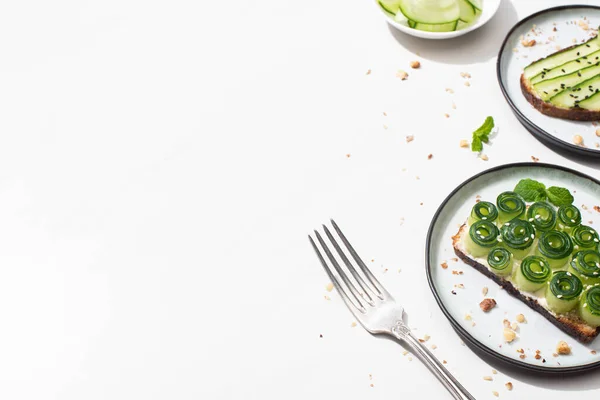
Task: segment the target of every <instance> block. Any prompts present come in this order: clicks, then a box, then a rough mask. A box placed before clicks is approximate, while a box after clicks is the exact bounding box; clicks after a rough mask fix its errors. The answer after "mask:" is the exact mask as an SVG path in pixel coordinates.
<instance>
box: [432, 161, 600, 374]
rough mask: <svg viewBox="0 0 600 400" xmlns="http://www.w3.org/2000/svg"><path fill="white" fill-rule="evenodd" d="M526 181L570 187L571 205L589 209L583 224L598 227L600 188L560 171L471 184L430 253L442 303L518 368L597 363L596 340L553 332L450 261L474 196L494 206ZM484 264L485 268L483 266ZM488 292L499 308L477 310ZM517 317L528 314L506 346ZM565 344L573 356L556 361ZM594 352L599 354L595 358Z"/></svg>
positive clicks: (506, 172) (511, 173) (507, 174)
mask: <svg viewBox="0 0 600 400" xmlns="http://www.w3.org/2000/svg"><path fill="white" fill-rule="evenodd" d="M523 177H528V178H530V179H535V180H537V181H539V182H542V183H544V184H545V185H546V187H550V186H559V187H567V188H569V190H571V192H573V196H574V198H575V201H574V203H573V204H575V205H577V206H578V207H581V205H585V206H586V207H587V208H588V209H587V210H586V209H585V208H583V207H581V208H580V211H581V213H582V219H583V221H585V222H584V224H586V225H588V224H589V225H590V226H596V227H597V226H598V225H599V224H600V214H599V213H598V212H596V211H594V210H593V209H592V206H591V205H592V204H596V202H597V201H598V198H600V186H598V185H597V184H595V183H594V182H592V181H590V180H589V179H586V178H582V177H579V176H577V175H573V174H571V173H568V172H566V171H562V170H553V169H549V168H533V167H513V168H509V169H502V170H500V171H495V172H491V173H489V174H485V175H484V176H481V177H479V178H476V179H475V180H474V181H471V182H469V183H468V184H467V185H465V186H464V187H462V188H461V189H460V190H459V191H458V192H457V193H455V194H454V195H453V196H452V198H451V200H450V201H449V202H448V203H447V204H446V206H445V207H444V209H443V212H442V213H441V214H440V216H439V218H438V220H437V222H436V224H435V229H434V234H433V236H432V241H431V243H432V245H431V254H430V260H431V264H430V267H431V276H432V279H433V283H434V285H435V287H436V288H437V292H438V294H439V296H440V299H441V301H442V302H443V304H444V305H445V307H446V309H447V310H448V312H449V313H450V315H452V317H453V318H454V320H455V321H456V322H457V323H458V324H459V325H460V326H461V327H463V328H464V330H465V331H466V332H467V333H468V334H469V335H471V336H472V337H473V338H474V339H475V340H477V341H478V342H479V343H481V344H483V345H484V346H486V347H487V348H488V349H489V350H490V351H492V352H495V353H497V354H500V355H503V356H505V357H508V358H511V359H513V360H515V361H516V362H518V363H524V364H530V365H533V366H536V367H544V368H548V369H555V368H568V367H581V366H585V365H589V364H596V363H599V362H600V354H598V351H600V340H594V341H593V342H592V343H590V344H585V345H584V344H581V343H578V342H577V341H576V340H575V339H573V338H571V337H570V336H569V335H567V334H566V333H564V332H562V331H561V330H559V329H557V328H556V327H554V325H552V324H551V323H550V322H549V321H548V320H547V319H546V318H544V317H542V316H541V314H539V313H537V312H535V311H533V310H532V309H531V308H529V307H528V306H527V305H526V304H524V303H523V302H522V301H520V300H518V299H516V298H514V297H512V296H510V295H509V294H508V293H507V292H506V291H505V290H502V289H501V288H500V287H499V286H498V285H497V284H496V283H495V282H494V281H492V280H491V279H489V278H488V277H486V276H484V275H483V274H481V273H480V272H479V271H477V270H475V269H474V268H472V267H471V266H469V265H467V264H465V263H464V262H462V261H461V260H458V261H454V260H452V259H453V258H456V255H455V254H454V250H453V248H452V240H451V237H452V236H454V235H456V232H457V231H458V227H459V226H461V225H462V224H464V222H465V220H466V219H467V217H468V216H469V215H470V213H471V209H472V208H473V205H474V204H475V201H476V196H481V200H483V201H490V202H492V203H496V197H497V196H498V195H499V194H500V193H502V192H505V191H507V190H512V189H513V188H514V187H515V185H516V184H517V183H518V182H519V180H521V179H522V178H523ZM590 221H592V223H590ZM538 237H539V236H538ZM461 247H462V244H461ZM530 250H531V252H530V254H533V252H534V251H535V250H534V248H533V247H532V248H531V249H530ZM483 262H484V263H485V261H483ZM442 263H446V265H447V266H448V268H447V269H443V268H442V267H441V265H442ZM453 271H462V272H463V274H462V275H455V274H453ZM459 284H462V285H464V288H457V287H456V285H459ZM484 287H487V288H488V290H489V291H488V294H487V295H486V296H485V297H489V298H493V299H495V300H496V301H497V303H498V304H497V306H496V307H494V309H492V310H491V311H489V312H487V313H484V312H483V311H481V309H480V308H479V303H480V302H481V301H482V300H483V299H484V296H483V294H482V289H483V288H484ZM544 290H545V288H544ZM452 292H454V293H455V294H453V293H452ZM542 293H543V292H542ZM536 294H540V293H539V292H538V293H536ZM542 298H543V294H542ZM518 314H523V315H525V316H526V320H527V321H526V323H524V324H518V328H517V335H518V338H517V339H515V340H514V341H513V342H511V343H510V344H508V343H506V342H505V340H504V335H503V330H504V326H503V321H504V320H505V319H507V320H509V321H510V322H511V323H512V322H516V317H517V315H518ZM467 315H469V316H470V319H467V318H466V316H467ZM473 324H474V325H473ZM561 340H563V341H565V342H567V343H569V344H570V346H571V349H572V355H571V356H569V357H553V354H554V353H556V345H557V343H558V342H559V341H561ZM520 349H523V350H524V354H525V358H524V359H521V358H520V356H521V354H520V353H518V352H517V350H520ZM536 351H539V352H540V356H541V358H539V359H536V358H535V355H536ZM592 351H594V352H595V353H594V354H593V353H592Z"/></svg>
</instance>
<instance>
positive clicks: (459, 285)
mask: <svg viewBox="0 0 600 400" xmlns="http://www.w3.org/2000/svg"><path fill="white" fill-rule="evenodd" d="M454 287H455V288H458V289H464V288H465V285H463V284H462V283H459V284H458V285H454Z"/></svg>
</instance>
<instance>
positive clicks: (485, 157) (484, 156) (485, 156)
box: [481, 154, 489, 161]
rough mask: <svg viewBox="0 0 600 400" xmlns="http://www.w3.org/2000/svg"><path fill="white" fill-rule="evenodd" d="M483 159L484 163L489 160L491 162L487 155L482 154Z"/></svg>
mask: <svg viewBox="0 0 600 400" xmlns="http://www.w3.org/2000/svg"><path fill="white" fill-rule="evenodd" d="M481 159H482V160H483V161H487V160H489V158H488V156H487V155H485V154H482V155H481Z"/></svg>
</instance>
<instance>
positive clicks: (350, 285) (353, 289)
mask: <svg viewBox="0 0 600 400" xmlns="http://www.w3.org/2000/svg"><path fill="white" fill-rule="evenodd" d="M314 232H315V235H316V236H317V240H318V241H319V243H320V244H321V248H322V249H323V251H324V252H325V254H326V255H327V258H329V261H330V262H331V264H333V268H335V270H336V272H337V273H338V275H339V277H340V278H342V280H343V281H344V283H345V284H346V287H347V288H348V289H349V290H350V293H352V296H353V297H354V299H355V300H356V303H357V304H358V305H359V306H360V307H363V308H364V304H363V303H362V302H361V301H360V299H359V297H360V294H359V293H358V290H356V287H355V286H354V284H353V283H352V282H350V279H348V276H347V275H346V273H345V272H344V271H343V270H342V267H340V264H338V262H337V260H336V259H335V257H334V256H333V254H331V251H329V247H327V245H326V244H325V241H324V240H323V238H322V237H321V235H320V234H319V232H317V231H314Z"/></svg>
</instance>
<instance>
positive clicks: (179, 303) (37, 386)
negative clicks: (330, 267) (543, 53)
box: [0, 0, 600, 400]
mask: <svg viewBox="0 0 600 400" xmlns="http://www.w3.org/2000/svg"><path fill="white" fill-rule="evenodd" d="M589 3H591V2H589ZM558 4H559V2H558V1H557V0H552V1H549V0H544V1H515V2H513V3H511V2H510V1H505V2H504V4H503V5H502V7H501V9H500V10H499V12H498V14H497V16H496V17H495V18H494V19H493V20H492V21H490V22H489V23H488V24H486V26H484V27H482V28H481V29H480V30H478V31H477V34H474V35H466V36H463V37H461V38H458V39H454V40H452V41H439V42H433V41H424V40H419V39H416V38H412V37H407V36H406V35H400V34H398V33H397V32H395V30H394V31H391V30H390V28H389V27H388V26H387V25H386V24H385V23H384V22H383V21H382V20H381V16H380V15H379V14H378V13H379V11H378V10H377V9H376V8H375V7H373V4H372V3H371V2H370V1H364V2H350V3H348V4H347V5H346V6H345V7H340V3H339V2H323V1H308V2H303V3H298V2H284V1H279V0H265V1H262V2H248V1H239V2H216V1H212V2H208V1H202V2H199V1H184V0H180V1H172V2H168V3H167V2H158V1H144V2H142V1H134V0H121V1H114V0H109V1H104V2H91V1H64V0H63V1H58V2H42V1H30V2H11V3H10V4H8V3H7V5H6V6H5V7H4V9H3V12H2V13H1V14H0V34H1V35H0V36H1V37H2V38H3V40H2V41H0V54H1V57H2V63H0V68H1V72H2V73H1V74H0V88H1V90H0V110H1V111H0V113H1V118H0V132H2V137H3V138H4V139H3V143H2V146H0V182H1V183H2V186H1V187H2V193H1V196H0V203H1V205H2V207H0V243H1V250H2V251H0V265H2V269H1V271H2V274H1V276H0V304H2V307H0V320H1V321H2V329H1V330H0V354H1V355H2V356H1V357H0V397H1V398H6V399H41V398H43V399H49V398H51V399H77V400H79V399H90V400H92V399H107V398H110V399H131V398H143V399H164V398H169V399H265V398H268V399H271V398H273V399H279V398H285V399H306V398H311V399H335V398H340V399H341V398H347V399H359V398H360V399H384V398H415V397H417V396H419V397H420V398H447V394H446V392H445V391H444V389H443V388H442V387H441V385H440V384H438V383H437V381H436V380H435V378H433V377H432V376H431V375H430V374H429V373H428V371H426V369H425V367H423V366H422V365H421V364H420V363H419V362H418V361H417V360H413V361H409V360H408V356H407V357H403V356H402V348H401V347H400V346H399V345H398V344H396V343H394V342H392V341H387V340H380V339H378V338H373V337H371V336H370V335H368V334H367V333H366V332H365V331H363V330H361V329H360V328H358V327H356V328H351V327H350V324H351V322H352V317H351V315H350V313H349V312H348V311H347V310H346V309H345V307H344V305H343V304H342V302H341V301H340V299H339V298H338V296H337V295H336V294H335V293H327V292H326V291H325V285H326V284H327V279H326V277H325V273H324V272H323V271H322V270H321V267H320V266H319V264H318V261H317V259H316V257H315V256H314V254H313V253H312V249H311V248H310V245H309V242H308V240H307V238H306V235H307V234H308V233H309V232H310V231H311V229H313V228H315V227H317V226H318V225H319V224H320V223H322V222H324V221H326V220H327V218H329V217H330V216H333V217H335V218H336V219H337V222H338V223H339V224H340V225H341V227H342V228H343V229H344V230H345V232H346V233H347V235H348V237H349V238H350V239H351V240H352V242H353V243H354V244H355V246H356V247H357V250H358V251H359V252H360V253H361V254H362V255H363V257H365V258H367V259H374V261H373V263H372V264H371V265H373V266H374V267H375V268H376V270H377V271H376V272H377V274H378V276H380V277H381V279H382V281H383V283H384V284H385V285H386V286H387V287H388V289H389V290H390V291H391V292H392V293H394V295H395V296H396V298H397V299H398V300H399V301H402V302H403V303H404V304H405V308H406V310H407V312H408V314H409V322H410V325H411V326H412V327H413V328H415V329H417V330H416V332H417V333H419V334H426V333H427V334H429V335H431V340H430V342H429V343H431V344H436V345H437V346H438V347H437V349H436V350H435V353H436V354H437V355H438V356H439V357H440V358H442V359H446V360H447V361H448V364H447V366H448V368H449V369H450V370H451V371H452V372H453V373H454V374H455V375H456V376H457V377H458V378H459V379H460V380H461V381H462V383H463V384H464V385H465V386H466V387H467V388H469V390H470V391H471V392H472V393H473V394H474V395H475V396H476V398H477V399H487V398H493V397H492V395H491V392H492V390H498V391H499V392H500V395H501V396H502V398H515V399H516V398H528V396H533V395H535V396H544V398H545V399H558V398H562V396H563V395H564V393H562V392H563V391H586V392H588V394H591V392H590V391H591V390H597V388H598V387H599V386H600V380H599V379H598V377H599V376H600V371H599V372H595V373H592V374H589V375H585V376H582V377H575V378H569V379H566V378H565V379H556V378H555V379H551V380H550V379H545V378H535V377H529V376H526V375H523V374H521V373H518V372H517V371H513V370H511V369H506V368H502V367H500V366H496V367H495V368H496V369H498V371H499V374H498V375H496V376H495V380H494V381H493V382H487V381H484V380H483V379H482V377H483V376H484V375H490V370H491V368H492V366H490V365H488V364H486V362H484V361H483V360H481V359H480V358H479V357H477V356H476V355H475V354H474V353H472V352H471V351H470V350H469V349H468V348H467V347H463V346H462V345H461V344H460V340H459V339H458V338H457V335H456V334H455V332H454V331H453V330H452V328H451V327H450V325H449V323H448V321H446V319H445V318H444V317H443V315H442V313H441V311H440V310H439V309H438V307H437V305H436V304H435V301H434V299H433V296H432V295H431V293H430V291H429V288H428V286H427V282H426V279H425V272H424V243H425V232H426V230H427V227H428V225H429V221H430V219H431V217H432V215H433V213H434V212H435V209H436V208H437V206H438V205H439V203H440V202H441V201H442V199H443V198H444V197H445V196H446V195H447V193H448V192H449V191H450V190H452V189H453V188H454V187H455V186H456V185H457V184H458V183H459V182H461V181H463V180H464V179H465V178H467V177H468V176H471V175H472V174H474V173H476V172H479V171H481V170H483V169H485V168H488V167H491V166H493V165H497V164H501V163H507V162H511V161H527V160H530V157H531V156H532V155H533V156H536V157H539V158H540V160H541V161H544V162H550V163H552V162H554V163H560V164H565V165H567V166H571V167H574V168H580V169H581V170H583V171H584V172H586V173H589V174H592V175H593V176H596V177H598V176H599V175H600V174H599V173H598V171H597V169H596V167H590V166H585V165H583V164H582V163H580V162H578V161H577V160H574V159H566V158H564V157H561V156H559V155H557V154H555V153H553V152H552V151H550V150H548V149H547V148H545V147H544V146H543V145H541V144H540V143H539V142H538V141H536V140H535V139H534V138H533V137H532V136H531V135H530V134H529V133H527V132H526V131H525V130H524V129H523V128H522V127H521V125H520V124H519V123H518V121H517V120H516V119H515V117H514V116H513V114H512V112H511V110H510V109H509V107H508V105H507V104H506V103H505V101H504V99H503V98H502V95H501V93H500V90H499V88H498V84H497V82H496V71H495V58H496V53H497V50H498V48H499V46H500V43H501V41H502V39H503V38H504V35H505V34H506V33H507V31H508V30H509V29H510V27H511V26H512V25H513V24H514V23H515V22H516V21H517V19H518V18H521V17H524V16H526V15H528V14H530V13H532V12H534V11H537V10H539V9H541V8H542V7H548V6H551V5H558ZM416 53H419V55H416ZM414 59H419V60H421V62H422V68H421V69H420V70H418V71H413V70H410V68H409V67H408V63H409V62H410V61H411V60H414ZM369 69H371V71H372V73H371V74H370V75H366V72H367V70H369ZM398 69H404V70H407V71H408V72H409V74H410V77H409V79H408V80H406V81H400V80H399V79H398V78H396V77H395V74H396V71H397V70H398ZM461 72H469V73H470V74H471V75H472V79H470V82H471V87H465V86H464V85H463V83H464V81H465V80H464V79H463V78H461V76H460V73H461ZM424 87H425V88H426V90H423V88H424ZM445 88H453V89H454V91H455V93H454V94H453V95H451V94H449V93H446V92H445V90H444V89H445ZM453 101H454V102H455V103H456V106H457V108H456V110H453V109H452V107H451V105H452V102H453ZM383 112H386V113H387V116H384V115H383ZM444 113H449V114H450V118H448V119H447V118H445V117H444ZM487 115H493V116H494V118H495V119H496V121H497V124H498V126H499V127H500V132H499V134H498V136H497V137H496V138H495V139H494V141H493V142H494V143H493V145H491V146H486V149H485V153H486V154H487V155H488V156H489V161H488V162H484V161H482V160H480V159H478V158H477V157H476V156H474V155H473V154H471V153H470V152H469V151H468V150H465V149H461V148H459V146H458V142H459V140H460V139H468V137H469V135H470V133H471V132H472V131H473V129H475V128H477V127H478V126H479V125H480V124H481V123H482V122H483V120H484V118H485V117H486V116H487ZM384 125H387V127H388V129H384V127H383V126H384ZM407 135H414V136H415V140H414V141H413V142H412V143H409V144H407V143H406V140H405V137H406V136H407ZM586 135H587V136H586V140H592V141H593V140H594V139H593V138H592V136H591V135H592V131H591V130H590V132H588V133H586ZM515 143H518V144H519V146H515ZM430 153H431V154H433V158H432V159H431V160H428V159H427V155H428V154H430ZM347 154H350V155H351V157H349V158H348V157H346V155H347ZM403 168H406V170H405V171H404V170H403ZM417 176H418V177H419V178H420V179H416V177H417ZM421 202H423V205H422V206H421V205H420V203H421ZM402 218H404V220H403V219H402ZM401 221H404V224H402V223H401ZM384 268H388V269H389V270H388V272H387V273H385V274H384V273H383V270H384ZM398 269H401V270H402V272H400V273H399V272H398ZM324 295H329V296H331V301H326V300H324ZM319 334H322V335H323V338H319ZM369 374H372V380H369ZM508 380H510V381H512V382H513V383H514V386H515V388H514V390H513V392H511V393H508V392H507V391H506V390H505V389H504V383H505V381H508ZM371 383H372V384H373V385H374V387H370V384H371Z"/></svg>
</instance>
